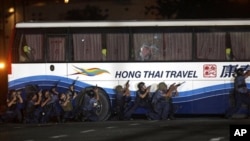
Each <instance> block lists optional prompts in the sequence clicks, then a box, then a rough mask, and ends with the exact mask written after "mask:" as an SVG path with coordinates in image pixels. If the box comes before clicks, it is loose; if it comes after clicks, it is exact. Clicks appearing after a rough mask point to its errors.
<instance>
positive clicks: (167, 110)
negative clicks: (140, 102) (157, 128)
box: [152, 82, 177, 120]
mask: <svg viewBox="0 0 250 141" xmlns="http://www.w3.org/2000/svg"><path fill="white" fill-rule="evenodd" d="M175 92H177V86H176V85H175V84H172V85H171V86H170V88H169V89H168V87H167V85H166V84H165V83H164V82H161V83H159V84H158V89H157V91H156V92H155V94H154V95H153V97H152V105H153V108H154V111H155V112H156V113H157V116H156V118H157V119H161V120H166V119H169V117H170V116H173V111H172V110H173V103H172V102H173V100H172V97H173V96H174V95H175Z"/></svg>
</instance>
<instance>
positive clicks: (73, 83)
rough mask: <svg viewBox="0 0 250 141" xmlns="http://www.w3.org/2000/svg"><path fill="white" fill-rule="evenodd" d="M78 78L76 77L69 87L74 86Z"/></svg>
mask: <svg viewBox="0 0 250 141" xmlns="http://www.w3.org/2000/svg"><path fill="white" fill-rule="evenodd" d="M78 78H79V77H78V76H77V77H76V79H75V80H74V81H73V82H72V84H71V86H74V85H75V84H76V81H77V80H78Z"/></svg>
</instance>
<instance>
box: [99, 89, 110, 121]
mask: <svg viewBox="0 0 250 141" xmlns="http://www.w3.org/2000/svg"><path fill="white" fill-rule="evenodd" d="M110 107H111V106H110V101H109V98H108V96H107V93H106V92H105V91H104V90H103V89H100V88H99V101H98V105H97V115H98V116H99V120H100V121H105V120H108V119H109V117H110V115H111V108H110Z"/></svg>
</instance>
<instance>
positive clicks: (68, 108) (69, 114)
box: [59, 93, 73, 123]
mask: <svg viewBox="0 0 250 141" xmlns="http://www.w3.org/2000/svg"><path fill="white" fill-rule="evenodd" d="M59 104H60V105H61V107H62V109H63V111H62V122H63V123H64V122H66V121H67V120H69V119H72V118H73V106H72V103H71V100H70V97H69V95H66V94H65V93H61V94H60V99H59Z"/></svg>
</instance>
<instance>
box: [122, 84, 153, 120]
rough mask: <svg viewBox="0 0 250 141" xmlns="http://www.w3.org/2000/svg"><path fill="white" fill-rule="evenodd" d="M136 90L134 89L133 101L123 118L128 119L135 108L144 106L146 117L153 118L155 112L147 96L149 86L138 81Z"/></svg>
mask: <svg viewBox="0 0 250 141" xmlns="http://www.w3.org/2000/svg"><path fill="white" fill-rule="evenodd" d="M137 87H138V90H137V91H136V97H135V103H134V105H133V106H132V107H131V108H129V110H128V111H126V112H125V114H124V119H125V120H130V119H131V116H132V114H133V113H134V111H135V110H136V109H137V108H139V107H140V108H144V109H145V110H146V111H147V113H146V116H147V119H149V120H150V119H154V118H155V117H154V116H155V113H154V112H153V109H152V105H151V102H150V98H149V89H150V87H146V86H145V83H144V82H140V83H139V84H138V85H137Z"/></svg>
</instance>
